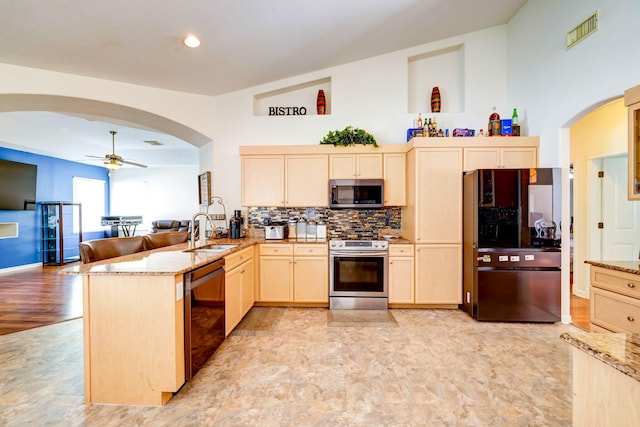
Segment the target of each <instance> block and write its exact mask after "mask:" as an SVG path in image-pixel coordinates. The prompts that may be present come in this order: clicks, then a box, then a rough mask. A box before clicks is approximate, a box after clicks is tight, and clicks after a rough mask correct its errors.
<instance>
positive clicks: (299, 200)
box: [285, 154, 329, 207]
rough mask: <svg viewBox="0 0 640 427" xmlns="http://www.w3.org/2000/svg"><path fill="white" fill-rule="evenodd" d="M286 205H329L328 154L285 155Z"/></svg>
mask: <svg viewBox="0 0 640 427" xmlns="http://www.w3.org/2000/svg"><path fill="white" fill-rule="evenodd" d="M285 165H286V173H285V182H286V191H285V206H300V207H302V206H329V190H328V181H329V159H328V158H327V156H326V155H316V154H312V155H294V156H285Z"/></svg>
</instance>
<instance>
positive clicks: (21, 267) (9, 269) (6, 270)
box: [0, 262, 42, 274]
mask: <svg viewBox="0 0 640 427" xmlns="http://www.w3.org/2000/svg"><path fill="white" fill-rule="evenodd" d="M35 267H42V263H41V262H36V263H33V264H24V265H16V266H15V267H7V268H0V274H2V273H15V272H16V271H22V270H30V269H32V268H35Z"/></svg>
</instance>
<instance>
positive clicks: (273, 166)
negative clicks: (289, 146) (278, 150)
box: [242, 156, 284, 206]
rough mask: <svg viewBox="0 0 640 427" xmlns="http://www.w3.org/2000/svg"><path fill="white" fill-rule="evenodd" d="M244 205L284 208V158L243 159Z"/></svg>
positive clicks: (255, 157)
mask: <svg viewBox="0 0 640 427" xmlns="http://www.w3.org/2000/svg"><path fill="white" fill-rule="evenodd" d="M242 205H243V206H284V156H244V157H242Z"/></svg>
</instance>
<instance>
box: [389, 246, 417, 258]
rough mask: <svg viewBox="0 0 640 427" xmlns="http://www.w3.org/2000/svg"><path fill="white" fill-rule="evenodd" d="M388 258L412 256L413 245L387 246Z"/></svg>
mask: <svg viewBox="0 0 640 427" xmlns="http://www.w3.org/2000/svg"><path fill="white" fill-rule="evenodd" d="M389 256H413V245H394V244H391V245H389Z"/></svg>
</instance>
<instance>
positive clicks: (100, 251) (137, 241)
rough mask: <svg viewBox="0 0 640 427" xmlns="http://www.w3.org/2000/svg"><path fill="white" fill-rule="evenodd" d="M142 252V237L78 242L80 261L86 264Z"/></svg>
mask: <svg viewBox="0 0 640 427" xmlns="http://www.w3.org/2000/svg"><path fill="white" fill-rule="evenodd" d="M144 250H145V249H144V239H143V238H142V236H134V237H108V238H106V239H95V240H87V241H84V242H80V260H81V261H82V263H83V264H87V263H89V262H95V261H101V260H104V259H109V258H114V257H118V256H123V255H129V254H134V253H136V252H141V251H144Z"/></svg>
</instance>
